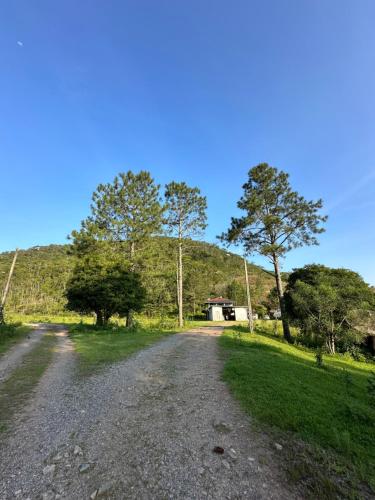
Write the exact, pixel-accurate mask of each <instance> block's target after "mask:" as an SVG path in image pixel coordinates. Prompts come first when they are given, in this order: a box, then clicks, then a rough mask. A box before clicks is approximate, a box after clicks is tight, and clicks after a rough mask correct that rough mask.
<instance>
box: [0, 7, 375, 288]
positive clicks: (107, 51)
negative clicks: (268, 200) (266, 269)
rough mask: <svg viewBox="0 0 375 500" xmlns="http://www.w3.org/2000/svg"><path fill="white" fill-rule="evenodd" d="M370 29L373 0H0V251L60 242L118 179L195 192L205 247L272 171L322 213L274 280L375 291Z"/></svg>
mask: <svg viewBox="0 0 375 500" xmlns="http://www.w3.org/2000/svg"><path fill="white" fill-rule="evenodd" d="M374 19H375V2H374V1H373V0H358V1H355V0H350V1H349V0H309V1H306V0H259V1H252V0H246V1H242V0H237V1H235V2H229V1H225V2H224V1H221V0H215V1H208V0H199V1H197V0H189V1H185V2H182V1H178V0H177V1H176V0H169V1H163V0H158V1H154V0H148V1H144V0H134V1H126V0H119V1H113V0H112V1H110V0H109V1H105V2H103V1H94V0H90V1H85V0H80V1H79V2H77V1H76V0H75V1H72V0H64V1H63V2H62V1H60V2H58V1H55V2H51V1H49V0H48V1H46V0H39V1H37V0H5V1H2V2H1V3H0V47H1V48H0V68H1V72H0V169H1V172H0V174H1V175H0V182H1V196H0V210H1V213H2V217H1V239H0V251H2V250H11V249H13V248H14V247H16V246H19V247H21V248H27V247H30V246H33V245H43V244H49V243H63V242H66V235H67V234H68V233H70V231H71V230H72V229H74V228H77V227H78V226H79V223H80V220H81V219H82V218H84V217H85V216H86V215H87V214H88V210H89V203H90V197H91V193H92V191H93V190H94V189H95V187H96V186H97V184H98V183H100V182H108V181H111V180H112V178H113V177H114V175H115V174H116V173H118V172H119V171H125V170H128V169H132V170H134V171H137V170H140V169H147V170H150V171H151V172H152V174H153V175H154V177H155V179H156V180H157V182H159V183H160V184H162V185H163V184H165V183H167V182H169V181H170V180H184V181H186V182H187V183H189V184H191V185H197V186H199V187H200V188H201V190H202V192H203V193H204V194H205V195H207V198H208V205H209V210H208V217H209V227H208V230H207V234H206V239H207V240H208V241H211V242H214V241H215V236H216V235H217V234H219V233H221V232H222V231H223V230H225V229H226V228H227V227H228V224H229V220H230V216H231V215H236V212H237V209H236V201H237V200H238V198H239V197H240V195H241V186H242V184H243V183H244V182H245V180H246V175H247V171H248V170H249V168H250V167H251V166H253V165H256V164H257V163H260V162H268V163H270V164H272V165H273V166H276V167H278V168H280V169H283V170H286V171H287V172H289V173H290V176H291V183H292V185H293V187H294V188H295V189H296V190H298V191H300V193H301V194H303V195H304V196H305V197H307V198H311V199H315V198H319V197H322V198H323V199H324V202H325V207H326V208H325V211H326V212H327V213H328V214H329V222H328V223H327V232H326V233H325V234H324V235H323V236H322V237H321V238H320V241H321V245H320V246H319V247H310V248H304V249H298V250H295V251H293V252H292V253H290V254H289V255H288V257H287V258H286V260H285V262H284V269H285V270H289V269H291V268H293V267H296V266H301V265H304V264H306V263H311V262H320V263H324V264H326V265H329V266H335V267H338V266H344V267H348V268H352V269H354V270H356V271H358V272H360V273H361V274H362V275H363V276H364V278H365V279H366V280H367V281H368V282H370V283H372V284H375V263H374V262H375V259H374V249H375V217H374V213H375V140H374V139H375V93H374V89H375V32H374V29H373V20H374ZM254 260H255V261H256V262H259V263H265V262H264V261H263V260H262V259H259V258H256V259H254Z"/></svg>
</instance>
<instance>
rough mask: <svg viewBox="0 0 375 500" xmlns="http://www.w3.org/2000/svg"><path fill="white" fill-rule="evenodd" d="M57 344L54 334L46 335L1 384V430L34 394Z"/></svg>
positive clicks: (2, 430)
mask: <svg viewBox="0 0 375 500" xmlns="http://www.w3.org/2000/svg"><path fill="white" fill-rule="evenodd" d="M55 344H56V338H55V336H54V335H52V334H51V335H49V334H46V335H44V336H43V338H42V339H41V340H40V342H38V344H37V345H36V346H35V347H34V349H33V350H32V351H31V352H29V353H28V354H26V355H25V356H24V358H23V360H22V364H21V365H20V366H19V367H18V368H16V369H15V370H13V371H12V373H11V375H10V377H9V378H8V379H6V380H5V381H4V382H3V383H2V384H0V432H4V431H6V430H7V428H8V427H9V425H10V423H11V421H12V418H13V416H14V415H15V414H16V413H17V412H18V411H19V410H20V409H21V408H22V406H23V405H24V404H25V403H26V402H27V401H28V400H29V399H30V397H31V396H32V394H33V389H34V388H35V386H36V384H37V383H38V382H39V380H40V378H41V376H42V375H43V373H44V372H45V370H46V368H47V367H48V365H49V363H50V361H51V359H52V356H53V349H54V346H55ZM31 431H32V430H31Z"/></svg>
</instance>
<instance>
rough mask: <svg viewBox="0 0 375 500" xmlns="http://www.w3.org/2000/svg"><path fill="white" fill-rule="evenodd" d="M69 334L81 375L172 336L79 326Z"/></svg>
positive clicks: (151, 331)
mask: <svg viewBox="0 0 375 500" xmlns="http://www.w3.org/2000/svg"><path fill="white" fill-rule="evenodd" d="M69 330H70V334H69V336H70V338H71V339H72V340H73V343H74V346H75V350H76V352H77V353H78V355H79V369H80V372H81V374H87V375H90V374H91V373H93V372H95V371H97V370H98V369H101V368H103V367H104V366H106V365H108V364H111V363H115V362H116V361H121V360H122V359H125V358H127V357H128V356H130V355H131V354H133V353H134V352H136V351H139V350H140V349H144V348H145V347H148V346H150V345H151V344H153V343H155V342H157V341H158V340H160V339H162V338H163V337H165V336H166V335H170V334H171V333H174V331H172V330H161V329H154V328H142V327H137V328H136V329H127V328H124V327H117V326H113V327H108V328H105V329H103V328H98V327H95V326H90V325H82V324H80V325H73V326H71V327H70V329H69Z"/></svg>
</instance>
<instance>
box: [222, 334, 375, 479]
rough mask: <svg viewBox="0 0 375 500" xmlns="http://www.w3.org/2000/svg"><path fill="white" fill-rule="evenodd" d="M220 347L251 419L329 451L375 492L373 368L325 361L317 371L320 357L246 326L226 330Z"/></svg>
mask: <svg viewBox="0 0 375 500" xmlns="http://www.w3.org/2000/svg"><path fill="white" fill-rule="evenodd" d="M258 331H259V329H258ZM220 344H221V347H222V350H223V352H224V355H225V367H224V373H223V376H224V379H225V380H226V381H227V382H228V384H229V386H230V388H231V390H232V391H233V393H234V395H235V396H236V397H237V398H238V399H239V400H240V402H241V403H242V405H243V407H244V408H245V410H246V411H247V412H248V413H249V414H251V415H252V416H254V417H256V419H257V420H258V421H259V422H263V423H265V424H268V426H271V427H272V428H273V429H278V430H281V431H288V432H291V433H293V434H294V436H295V437H296V438H301V439H302V440H304V441H305V442H307V443H309V444H311V445H313V446H316V447H318V448H319V449H321V450H327V451H328V452H329V453H332V457H334V458H331V460H334V461H335V464H336V468H340V467H343V470H344V471H345V474H354V476H352V477H351V478H350V479H351V481H352V482H353V481H354V482H355V481H356V480H357V479H360V480H365V481H367V482H368V483H369V484H371V486H372V488H375V471H374V467H373V465H374V463H375V407H374V406H372V404H371V400H370V398H369V395H368V393H367V383H368V378H369V376H370V374H371V371H375V364H374V363H362V362H356V361H354V360H352V359H350V358H349V357H346V356H343V355H336V356H324V368H319V367H318V366H317V365H316V362H315V352H314V351H312V350H309V349H306V348H302V347H297V346H293V345H289V344H286V343H284V341H283V340H282V339H280V338H277V337H276V336H275V337H273V336H271V335H270V334H269V332H265V333H256V334H253V335H250V334H248V333H247V332H246V330H245V329H244V328H241V327H234V328H231V329H228V330H226V331H225V332H224V334H223V336H222V337H221V338H220ZM351 464H352V465H353V467H354V469H353V470H352V472H350V471H349V469H350V468H351Z"/></svg>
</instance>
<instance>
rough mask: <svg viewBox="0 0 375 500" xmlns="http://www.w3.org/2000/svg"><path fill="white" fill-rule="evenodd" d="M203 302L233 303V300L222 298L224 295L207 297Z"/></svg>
mask: <svg viewBox="0 0 375 500" xmlns="http://www.w3.org/2000/svg"><path fill="white" fill-rule="evenodd" d="M205 304H233V300H230V299H224V297H214V298H211V299H207V300H206V302H205Z"/></svg>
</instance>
